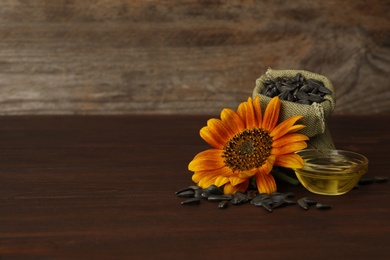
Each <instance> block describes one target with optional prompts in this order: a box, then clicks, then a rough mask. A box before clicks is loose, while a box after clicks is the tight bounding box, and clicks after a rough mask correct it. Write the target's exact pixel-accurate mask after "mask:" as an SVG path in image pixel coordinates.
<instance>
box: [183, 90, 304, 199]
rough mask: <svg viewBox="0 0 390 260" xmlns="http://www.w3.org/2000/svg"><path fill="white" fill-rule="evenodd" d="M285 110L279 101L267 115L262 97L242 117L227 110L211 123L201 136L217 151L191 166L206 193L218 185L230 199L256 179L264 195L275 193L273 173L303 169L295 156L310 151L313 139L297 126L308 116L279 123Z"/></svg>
mask: <svg viewBox="0 0 390 260" xmlns="http://www.w3.org/2000/svg"><path fill="white" fill-rule="evenodd" d="M280 107H281V101H280V100H279V98H278V97H274V98H272V99H271V101H270V102H269V104H268V105H267V107H266V109H265V111H264V115H262V112H261V107H260V96H256V98H255V99H254V100H252V98H251V97H249V98H248V100H247V101H246V102H242V103H241V104H240V105H239V106H238V109H237V112H235V111H233V110H232V109H229V108H225V109H223V110H222V112H221V119H216V118H212V119H209V120H208V121H207V126H205V127H203V128H202V129H201V130H200V136H201V137H202V139H203V140H205V141H206V142H207V143H208V144H210V145H211V146H212V147H213V148H212V149H208V150H205V151H202V152H200V153H198V154H197V155H196V156H195V157H194V159H193V160H192V161H191V162H190V163H189V165H188V169H189V170H190V171H192V172H194V174H193V175H192V180H193V181H194V182H195V183H197V184H198V186H199V187H201V188H207V187H208V186H210V185H212V184H214V185H216V186H218V187H222V186H223V191H224V193H225V194H234V193H236V192H238V191H241V192H245V191H246V190H247V189H248V186H249V184H250V180H251V179H252V178H254V180H255V183H256V186H257V189H258V191H259V192H260V193H268V194H271V193H272V192H275V191H276V190H277V189H276V182H275V179H274V177H273V176H272V174H271V173H270V172H271V170H272V168H273V167H274V166H280V167H285V168H301V167H302V166H303V160H302V158H301V157H300V156H299V155H298V154H296V153H295V152H296V151H298V150H301V149H304V148H306V146H307V145H306V142H305V141H306V140H308V139H309V138H308V137H307V136H305V135H302V134H299V133H296V132H297V131H299V130H301V129H303V128H304V127H305V126H304V125H302V124H295V123H296V122H297V121H298V120H299V119H301V118H303V116H299V115H297V116H293V117H290V118H289V119H287V120H285V121H283V122H281V123H279V124H278V118H279V112H280Z"/></svg>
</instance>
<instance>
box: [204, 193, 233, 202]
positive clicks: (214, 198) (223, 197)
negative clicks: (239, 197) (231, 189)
mask: <svg viewBox="0 0 390 260" xmlns="http://www.w3.org/2000/svg"><path fill="white" fill-rule="evenodd" d="M233 197H234V196H233V195H232V194H225V195H210V196H209V197H208V198H207V200H209V201H223V200H231V199H233Z"/></svg>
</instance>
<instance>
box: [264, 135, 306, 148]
mask: <svg viewBox="0 0 390 260" xmlns="http://www.w3.org/2000/svg"><path fill="white" fill-rule="evenodd" d="M307 140H309V137H307V136H306V135H302V134H296V133H293V134H286V135H284V136H282V137H280V138H279V139H277V140H274V141H273V142H272V147H282V146H284V145H286V144H288V143H295V142H300V141H307Z"/></svg>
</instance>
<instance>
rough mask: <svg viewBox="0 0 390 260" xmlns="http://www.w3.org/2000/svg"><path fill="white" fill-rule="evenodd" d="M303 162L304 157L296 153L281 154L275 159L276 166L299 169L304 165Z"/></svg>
mask: <svg viewBox="0 0 390 260" xmlns="http://www.w3.org/2000/svg"><path fill="white" fill-rule="evenodd" d="M303 164H304V162H303V160H302V157H301V156H299V155H298V154H295V153H292V154H286V155H279V156H278V157H277V158H276V160H275V165H276V166H281V167H285V168H292V169H299V168H302V167H303Z"/></svg>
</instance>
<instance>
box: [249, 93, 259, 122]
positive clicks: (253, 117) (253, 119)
mask: <svg viewBox="0 0 390 260" xmlns="http://www.w3.org/2000/svg"><path fill="white" fill-rule="evenodd" d="M246 127H247V128H252V127H258V122H257V117H256V113H255V110H254V107H253V101H252V98H251V97H249V98H248V101H247V102H246Z"/></svg>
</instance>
